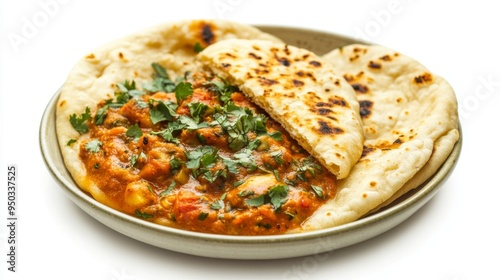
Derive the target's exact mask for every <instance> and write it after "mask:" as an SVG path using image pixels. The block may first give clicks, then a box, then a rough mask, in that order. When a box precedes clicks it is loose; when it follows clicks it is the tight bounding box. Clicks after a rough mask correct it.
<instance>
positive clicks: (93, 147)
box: [85, 139, 102, 153]
mask: <svg viewBox="0 0 500 280" xmlns="http://www.w3.org/2000/svg"><path fill="white" fill-rule="evenodd" d="M101 146H102V142H101V141H99V140H97V139H94V140H92V141H89V142H87V144H85V149H86V150H87V151H89V152H91V153H97V152H99V151H100V150H101Z"/></svg>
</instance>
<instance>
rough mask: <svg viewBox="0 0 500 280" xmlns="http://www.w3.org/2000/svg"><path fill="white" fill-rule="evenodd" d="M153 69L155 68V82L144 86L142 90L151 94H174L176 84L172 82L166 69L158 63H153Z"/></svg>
mask: <svg viewBox="0 0 500 280" xmlns="http://www.w3.org/2000/svg"><path fill="white" fill-rule="evenodd" d="M151 67H153V70H154V72H155V73H154V74H153V81H152V82H150V83H145V84H143V85H142V88H143V89H144V90H147V91H149V92H158V91H163V92H172V91H173V90H174V88H175V82H173V81H172V80H170V77H169V76H168V74H167V71H166V70H165V68H163V66H161V65H160V64H158V63H152V64H151Z"/></svg>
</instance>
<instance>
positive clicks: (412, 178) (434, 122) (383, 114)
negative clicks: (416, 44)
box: [303, 44, 459, 230]
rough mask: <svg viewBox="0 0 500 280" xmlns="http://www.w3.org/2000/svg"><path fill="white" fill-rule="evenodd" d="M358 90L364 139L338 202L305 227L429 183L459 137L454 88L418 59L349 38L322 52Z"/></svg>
mask: <svg viewBox="0 0 500 280" xmlns="http://www.w3.org/2000/svg"><path fill="white" fill-rule="evenodd" d="M323 58H324V59H326V60H327V61H328V62H330V63H331V65H332V66H333V67H334V69H335V71H336V72H337V73H338V74H340V75H342V76H343V77H344V79H345V80H347V81H348V82H349V83H350V84H351V85H352V87H353V88H354V89H355V91H356V94H357V99H358V100H359V103H360V107H361V109H360V114H361V118H362V120H363V127H364V134H365V141H364V152H363V155H362V157H361V159H360V160H359V161H358V163H357V164H356V165H355V166H354V168H353V170H352V171H351V173H350V175H349V177H347V178H346V179H344V180H340V181H338V186H337V187H338V193H337V196H336V197H335V198H334V199H333V201H332V203H328V204H325V205H324V206H323V207H321V208H320V209H318V210H317V212H316V213H315V215H313V216H312V217H311V218H310V219H309V220H308V221H307V222H306V223H305V224H304V225H303V229H304V230H312V229H318V228H324V227H330V226H335V225H340V224H343V223H346V222H350V221H354V220H356V219H358V218H360V217H362V216H363V215H365V214H367V213H369V212H371V211H374V210H375V209H379V208H381V207H382V206H385V205H388V204H390V203H391V202H392V201H394V200H395V199H397V198H398V197H400V196H401V195H403V194H405V193H406V192H408V191H409V190H411V189H413V188H415V187H418V186H419V185H421V184H422V183H424V182H425V181H426V180H427V179H428V178H429V177H430V176H432V174H434V172H436V170H437V169H438V168H439V167H440V166H441V164H442V163H443V162H444V161H445V160H446V158H447V157H448V155H449V154H450V152H451V150H452V149H453V147H454V145H455V143H456V142H457V141H458V139H459V131H458V113H457V101H456V96H455V93H454V91H453V89H452V87H451V86H450V85H449V84H448V82H447V81H446V80H445V79H443V78H442V77H440V76H438V75H435V74H433V73H432V72H431V71H430V70H428V69H427V68H426V67H424V66H423V65H422V64H421V63H419V62H418V61H416V60H414V59H412V58H410V57H408V56H406V55H403V54H401V53H398V52H396V51H394V50H391V49H388V48H386V47H382V46H368V45H361V44H355V45H349V46H345V47H342V48H338V49H335V50H333V51H331V52H330V53H328V54H326V55H324V56H323Z"/></svg>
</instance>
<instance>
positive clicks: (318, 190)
mask: <svg viewBox="0 0 500 280" xmlns="http://www.w3.org/2000/svg"><path fill="white" fill-rule="evenodd" d="M311 189H312V190H313V191H314V193H315V194H316V195H317V196H318V197H319V198H325V192H324V191H323V188H322V187H320V186H315V185H311Z"/></svg>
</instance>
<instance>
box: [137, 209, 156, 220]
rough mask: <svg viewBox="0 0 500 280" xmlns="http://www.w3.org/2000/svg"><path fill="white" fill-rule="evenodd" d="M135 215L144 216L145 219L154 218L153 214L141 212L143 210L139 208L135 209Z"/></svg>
mask: <svg viewBox="0 0 500 280" xmlns="http://www.w3.org/2000/svg"><path fill="white" fill-rule="evenodd" d="M135 215H136V216H137V217H139V218H143V219H149V218H153V215H151V214H148V213H144V212H141V211H139V209H136V210H135Z"/></svg>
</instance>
